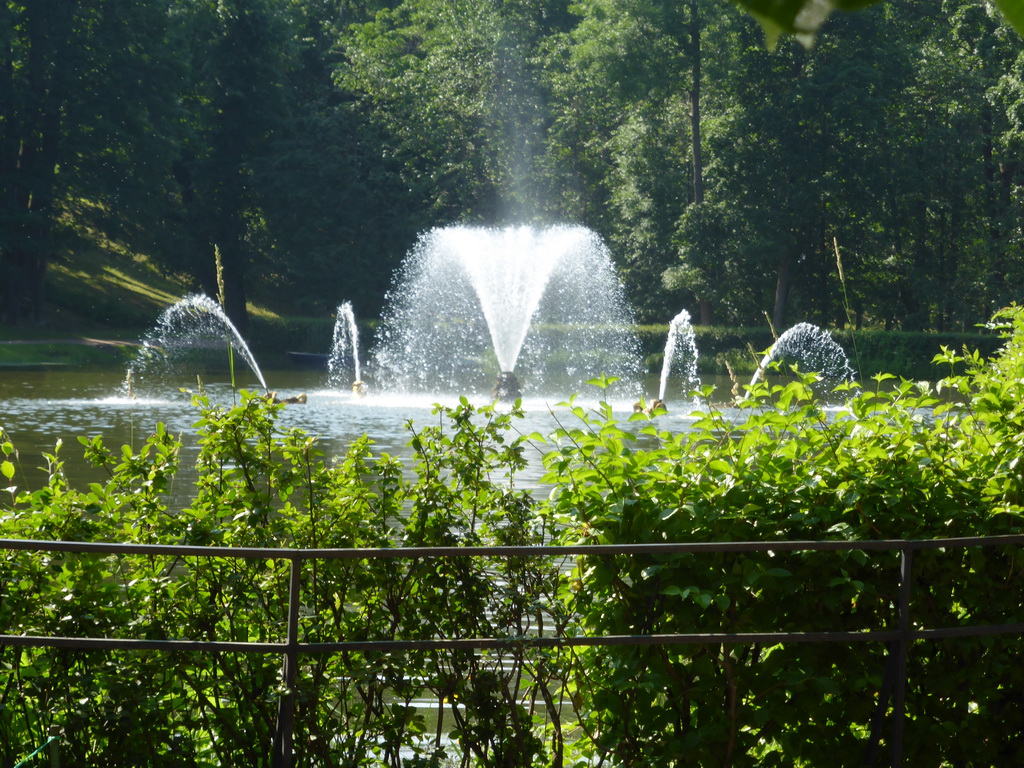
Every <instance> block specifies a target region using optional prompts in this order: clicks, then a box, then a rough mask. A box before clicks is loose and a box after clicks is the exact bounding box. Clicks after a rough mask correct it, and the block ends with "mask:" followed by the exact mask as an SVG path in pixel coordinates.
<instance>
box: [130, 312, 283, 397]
mask: <svg viewBox="0 0 1024 768" xmlns="http://www.w3.org/2000/svg"><path fill="white" fill-rule="evenodd" d="M233 354H237V355H238V356H239V357H240V358H241V360H242V361H243V362H245V364H246V365H247V366H248V367H249V369H250V370H251V371H252V372H253V374H255V376H256V378H257V379H258V380H259V383H260V386H261V387H262V388H263V389H264V390H266V389H267V382H266V380H265V379H264V378H263V373H262V371H260V367H259V365H257V364H256V359H255V358H254V357H253V355H252V352H251V351H250V350H249V346H248V345H247V344H246V343H245V340H244V339H243V338H242V336H241V334H240V333H239V332H238V329H237V328H235V325H234V323H232V322H231V320H230V318H228V316H227V315H226V314H224V310H222V309H221V307H220V305H219V304H218V303H217V302H216V301H214V300H213V299H211V298H210V297H209V296H206V295H203V294H193V295H191V296H186V297H185V298H183V299H182V300H181V301H179V302H177V303H176V304H174V305H172V306H170V307H168V308H167V309H166V310H164V312H163V313H162V314H161V315H160V317H159V318H157V322H156V325H155V326H154V327H153V330H151V331H150V332H149V333H148V334H147V335H146V336H145V337H144V338H143V340H142V348H141V350H140V351H139V354H138V355H137V357H136V359H135V361H134V362H133V363H132V365H131V367H130V370H129V372H128V377H127V378H128V379H129V380H132V381H134V386H135V387H136V388H138V387H139V385H140V382H142V381H145V380H146V378H147V377H152V376H161V377H162V376H164V375H166V373H167V372H168V370H171V369H174V368H187V369H188V371H187V372H188V373H189V374H190V375H193V374H195V373H198V372H202V371H203V370H206V369H208V368H210V367H211V366H212V367H224V366H226V365H228V361H229V355H233Z"/></svg>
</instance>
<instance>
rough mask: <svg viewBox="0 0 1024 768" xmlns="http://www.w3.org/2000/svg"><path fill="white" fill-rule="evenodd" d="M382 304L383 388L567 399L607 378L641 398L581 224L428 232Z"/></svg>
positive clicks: (595, 252) (629, 342)
mask: <svg viewBox="0 0 1024 768" xmlns="http://www.w3.org/2000/svg"><path fill="white" fill-rule="evenodd" d="M388 302H389V306H388V309H387V310H386V311H385V313H384V316H383V318H382V330H381V332H380V335H379V338H378V343H377V346H376V348H375V350H374V354H373V357H372V370H373V372H374V374H375V376H376V377H377V379H378V381H379V382H380V386H381V387H382V388H383V389H386V390H388V391H393V392H430V393H457V394H485V393H488V392H491V393H493V395H494V396H495V397H498V398H499V399H514V398H515V396H517V395H519V394H523V393H525V392H529V393H534V394H542V395H543V394H553V395H557V396H561V397H565V396H568V395H569V394H572V393H573V392H578V391H581V390H582V388H583V386H584V385H585V383H586V382H587V381H588V380H589V379H591V378H594V377H596V376H599V375H600V374H602V373H604V374H607V375H609V376H616V377H619V379H620V381H619V382H618V383H617V384H616V385H614V388H615V389H616V390H617V391H622V392H623V393H624V394H626V396H630V395H632V396H635V395H636V394H637V393H639V391H640V387H639V380H640V365H639V353H638V349H639V345H638V343H637V341H636V338H635V336H634V335H633V332H632V318H631V315H630V312H629V311H628V309H627V307H626V303H625V301H624V299H623V296H622V289H621V286H620V285H619V283H618V280H617V279H616V277H615V273H614V269H613V266H612V263H611V259H610V258H609V256H608V252H607V249H606V248H605V247H604V246H603V244H602V243H601V241H600V239H599V238H598V237H597V236H596V235H595V234H594V233H593V232H591V231H590V230H588V229H585V228H583V227H576V226H556V227H549V228H546V229H534V228H532V227H527V226H518V227H506V228H484V227H466V226H451V227H443V228H438V229H433V230H431V231H429V232H427V233H425V234H424V235H422V236H421V237H420V239H419V241H418V242H417V244H416V246H415V247H414V248H413V250H412V251H411V253H410V254H409V256H408V257H407V259H406V261H405V263H404V264H403V267H402V269H401V270H400V271H399V273H398V276H397V280H396V284H395V288H394V289H393V290H392V291H391V293H389V294H388ZM495 381H497V384H495V385H494V386H493V389H492V386H491V384H493V383H494V382H495Z"/></svg>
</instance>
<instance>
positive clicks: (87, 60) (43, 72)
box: [0, 0, 178, 324]
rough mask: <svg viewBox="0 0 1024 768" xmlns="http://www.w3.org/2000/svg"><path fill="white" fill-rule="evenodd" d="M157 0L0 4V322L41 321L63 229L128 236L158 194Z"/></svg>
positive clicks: (162, 110)
mask: <svg viewBox="0 0 1024 768" xmlns="http://www.w3.org/2000/svg"><path fill="white" fill-rule="evenodd" d="M166 34H167V2H166V0H145V1H144V2H140V1H139V0H106V1H101V0H81V1H80V2H73V3H69V2H62V1H61V0H33V2H31V3H18V2H8V1H5V2H3V3H0V275H2V279H0V320H2V321H5V322H8V323H15V324H18V323H25V322H38V321H40V320H42V308H43V300H44V298H45V277H46V267H47V264H49V263H50V261H51V260H53V259H54V258H55V257H57V256H58V254H59V253H60V252H61V249H62V244H63V243H66V241H67V236H68V234H69V230H68V226H67V225H68V222H74V221H76V220H77V221H79V222H81V221H82V220H83V219H85V220H89V219H97V220H102V221H105V222H107V223H108V225H115V224H116V225H118V226H119V227H120V228H121V229H123V230H124V229H130V228H132V225H133V224H135V223H136V222H135V221H133V219H135V220H137V219H138V217H140V216H141V215H143V214H144V213H152V211H153V210H154V209H155V208H156V206H157V205H158V204H159V201H160V200H161V197H162V195H163V194H164V193H165V192H166V189H167V187H166V185H165V184H164V183H163V181H162V180H163V178H165V174H166V169H167V167H168V164H169V162H170V156H171V149H172V146H171V143H170V138H169V136H168V133H167V131H166V124H167V123H168V122H170V115H171V114H172V110H173V109H174V97H175V92H176V84H177V72H178V69H177V63H176V61H175V60H174V59H173V57H171V56H170V53H169V49H168V47H167V45H166V40H167V37H166Z"/></svg>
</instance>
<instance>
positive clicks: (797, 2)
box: [733, 0, 1018, 50]
mask: <svg viewBox="0 0 1024 768" xmlns="http://www.w3.org/2000/svg"><path fill="white" fill-rule="evenodd" d="M733 1H734V2H735V3H736V4H737V5H740V6H742V7H743V8H745V9H746V10H747V12H748V13H750V14H751V15H752V16H753V17H754V18H756V19H757V20H758V21H760V22H761V26H762V27H763V28H764V34H765V43H766V45H767V46H768V50H773V49H774V48H775V43H776V42H777V41H778V38H779V35H780V34H790V35H795V36H796V38H797V40H799V41H800V42H801V43H803V45H805V46H806V47H808V48H809V47H810V46H811V45H813V44H814V39H815V37H816V36H817V34H818V30H819V29H820V28H821V25H822V24H824V23H825V21H826V20H827V19H828V17H829V15H830V14H831V13H832V11H836V10H838V11H852V10H856V9H858V8H864V7H866V6H868V5H872V4H874V3H875V2H877V0H733ZM1003 2H1006V3H1016V2H1018V0H1003Z"/></svg>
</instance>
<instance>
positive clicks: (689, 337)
mask: <svg viewBox="0 0 1024 768" xmlns="http://www.w3.org/2000/svg"><path fill="white" fill-rule="evenodd" d="M670 377H678V378H679V379H680V381H681V382H682V392H683V394H684V395H687V394H689V393H690V392H693V391H694V390H695V389H699V388H700V377H699V376H698V375H697V339H696V337H695V335H694V333H693V325H691V324H690V313H689V312H687V311H686V310H685V309H684V310H682V311H681V312H680V313H679V314H678V315H676V316H675V317H674V318H673V319H672V322H671V323H669V326H668V337H667V338H666V340H665V357H664V359H663V360H662V363H661V385H660V386H659V387H658V400H660V401H662V402H664V401H665V395H666V394H668V382H669V378H670Z"/></svg>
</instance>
